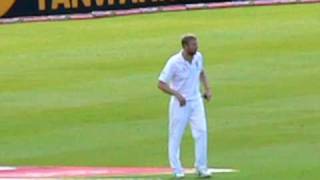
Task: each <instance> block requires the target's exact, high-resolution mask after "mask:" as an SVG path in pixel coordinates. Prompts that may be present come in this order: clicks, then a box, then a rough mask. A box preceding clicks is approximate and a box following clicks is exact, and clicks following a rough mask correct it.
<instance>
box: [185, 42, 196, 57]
mask: <svg viewBox="0 0 320 180" xmlns="http://www.w3.org/2000/svg"><path fill="white" fill-rule="evenodd" d="M185 50H186V51H187V53H188V54H190V55H192V56H193V55H195V54H196V53H197V51H198V41H197V40H191V41H189V43H188V45H187V46H185Z"/></svg>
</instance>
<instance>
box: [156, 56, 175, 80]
mask: <svg viewBox="0 0 320 180" xmlns="http://www.w3.org/2000/svg"><path fill="white" fill-rule="evenodd" d="M173 74H174V64H173V63H172V61H171V60H168V62H167V63H166V65H165V66H164V68H163V69H162V71H161V73H160V76H159V81H162V82H165V83H170V81H171V80H172V78H173Z"/></svg>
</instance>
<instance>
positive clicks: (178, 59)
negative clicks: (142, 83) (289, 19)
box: [159, 50, 204, 101]
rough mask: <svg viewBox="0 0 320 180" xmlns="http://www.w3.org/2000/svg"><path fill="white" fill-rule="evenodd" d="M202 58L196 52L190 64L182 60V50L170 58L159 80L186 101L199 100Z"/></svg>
mask: <svg viewBox="0 0 320 180" xmlns="http://www.w3.org/2000/svg"><path fill="white" fill-rule="evenodd" d="M203 61H204V60H203V57H202V55H201V53H200V52H197V53H196V54H195V55H194V56H193V59H192V61H191V63H190V62H189V61H187V60H185V59H184V57H183V56H182V50H181V51H180V52H179V53H177V54H175V55H173V56H171V57H170V58H169V60H168V61H167V63H166V65H165V66H164V68H163V70H162V72H161V74H160V76H159V80H160V81H163V82H165V83H167V84H169V86H170V88H172V89H174V90H176V91H178V92H179V93H180V94H181V95H182V96H183V97H184V98H186V100H187V101H189V100H195V99H197V98H201V93H200V73H201V71H202V70H203Z"/></svg>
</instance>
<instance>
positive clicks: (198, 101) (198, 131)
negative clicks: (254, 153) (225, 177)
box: [158, 34, 212, 178]
mask: <svg viewBox="0 0 320 180" xmlns="http://www.w3.org/2000/svg"><path fill="white" fill-rule="evenodd" d="M181 44H182V48H183V49H182V50H181V51H180V52H179V53H177V54H175V55H173V56H172V57H170V59H169V60H168V62H167V63H166V65H165V67H164V68H163V70H162V72H161V74H160V77H159V82H158V87H159V88H160V89H161V90H162V91H164V92H165V93H167V94H169V95H171V100H170V108H169V159H170V166H171V167H172V169H173V173H174V175H175V177H177V178H183V177H184V170H183V167H182V164H181V161H180V144H181V140H182V137H183V134H184V131H185V128H186V126H187V125H188V124H190V125H191V130H192V136H193V138H194V140H195V156H196V158H195V159H196V160H195V164H194V165H195V168H196V170H197V172H198V175H199V176H200V177H210V176H211V173H210V172H209V171H208V167H207V121H206V115H205V108H204V104H203V99H202V97H204V98H205V99H207V100H208V101H209V100H210V99H211V96H212V93H211V89H210V87H209V83H208V80H207V76H206V73H205V71H204V68H203V57H202V55H201V53H200V52H198V42H197V38H196V36H194V35H192V34H188V35H185V36H183V38H182V40H181ZM201 83H202V84H203V86H204V95H203V96H202V95H201V92H200V84H201Z"/></svg>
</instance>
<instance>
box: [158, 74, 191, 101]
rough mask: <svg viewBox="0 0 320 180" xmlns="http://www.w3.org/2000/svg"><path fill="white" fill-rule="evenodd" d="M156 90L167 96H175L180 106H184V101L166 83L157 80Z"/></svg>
mask: <svg viewBox="0 0 320 180" xmlns="http://www.w3.org/2000/svg"><path fill="white" fill-rule="evenodd" d="M158 88H159V89H161V90H162V91H163V92H165V93H167V94H169V95H172V96H175V97H176V98H177V99H178V100H179V102H180V106H184V105H185V104H186V99H185V98H184V97H183V96H182V95H181V94H180V93H179V92H178V91H175V90H174V89H172V88H170V86H169V85H168V84H167V83H165V82H163V81H160V80H159V83H158Z"/></svg>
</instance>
